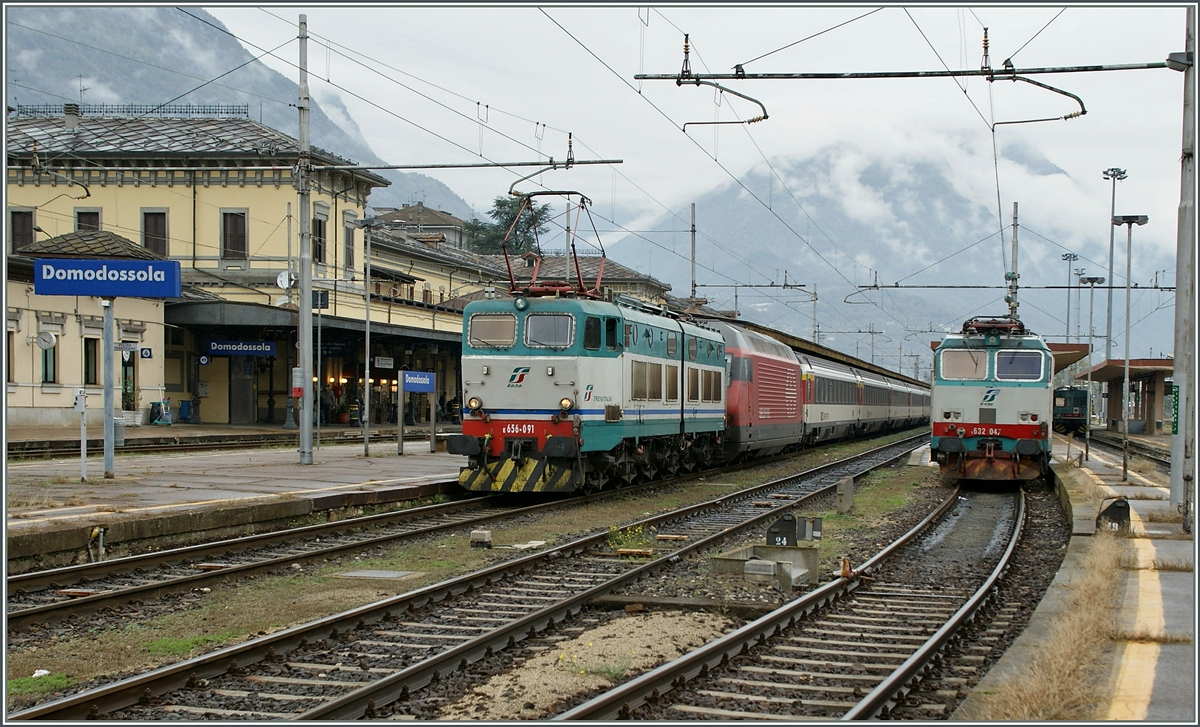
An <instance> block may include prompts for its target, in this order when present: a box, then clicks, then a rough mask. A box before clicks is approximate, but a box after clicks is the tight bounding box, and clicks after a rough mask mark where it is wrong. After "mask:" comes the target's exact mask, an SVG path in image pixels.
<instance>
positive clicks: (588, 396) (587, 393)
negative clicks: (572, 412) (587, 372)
mask: <svg viewBox="0 0 1200 727" xmlns="http://www.w3.org/2000/svg"><path fill="white" fill-rule="evenodd" d="M583 400H584V401H591V400H592V385H591V384H588V385H587V388H586V389H584V390H583Z"/></svg>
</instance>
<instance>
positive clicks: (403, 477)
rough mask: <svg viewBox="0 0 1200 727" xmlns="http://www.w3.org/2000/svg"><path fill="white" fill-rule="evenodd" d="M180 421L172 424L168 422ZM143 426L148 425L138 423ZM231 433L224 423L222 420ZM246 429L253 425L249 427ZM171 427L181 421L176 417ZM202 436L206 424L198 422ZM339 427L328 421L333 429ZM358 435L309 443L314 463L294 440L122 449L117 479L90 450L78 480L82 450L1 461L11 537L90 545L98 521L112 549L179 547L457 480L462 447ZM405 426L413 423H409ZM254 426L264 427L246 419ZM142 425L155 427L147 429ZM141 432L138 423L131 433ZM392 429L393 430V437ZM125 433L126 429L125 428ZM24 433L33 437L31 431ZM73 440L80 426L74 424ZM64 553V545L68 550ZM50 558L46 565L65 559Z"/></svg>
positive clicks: (15, 550)
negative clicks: (438, 448) (366, 440)
mask: <svg viewBox="0 0 1200 727" xmlns="http://www.w3.org/2000/svg"><path fill="white" fill-rule="evenodd" d="M172 428H174V427H172ZM139 429H141V428H139ZM217 429H220V430H221V436H223V437H230V436H233V433H231V432H230V428H229V427H217ZM247 429H248V430H249V429H250V428H247ZM176 431H181V432H182V431H183V428H180V429H179V430H176ZM193 431H194V433H195V435H196V436H203V435H205V432H204V430H203V429H201V427H200V426H197V427H195V428H194V429H193ZM336 431H338V430H336V429H333V430H325V431H324V434H325V435H326V437H327V439H326V440H325V441H326V442H328V441H329V435H331V434H332V433H333V432H336ZM361 431H362V430H361V429H358V430H354V433H355V434H356V435H357V441H356V442H351V443H338V444H330V443H324V444H322V445H321V446H320V447H314V450H313V457H312V460H313V461H312V464H311V465H307V464H300V459H299V452H298V451H297V449H296V448H295V446H294V445H293V446H280V447H261V448H254V449H237V450H217V451H182V452H175V453H172V452H166V453H163V454H120V453H118V454H117V456H115V457H114V461H113V465H114V466H113V470H114V471H113V475H114V477H113V478H111V479H106V478H105V477H104V460H103V455H99V454H98V455H90V456H89V457H88V458H87V475H88V476H87V481H86V482H81V481H80V474H81V467H80V457H79V456H78V454H76V455H75V456H62V457H55V458H52V459H42V458H39V459H28V460H20V459H16V458H10V460H9V461H8V462H6V467H5V475H6V479H5V494H6V505H7V506H6V509H5V515H6V523H5V524H6V542H7V549H8V559H9V563H10V567H12V563H13V561H15V560H21V559H30V558H38V557H43V558H48V556H46V555H45V554H47V553H52V552H53V553H61V554H70V553H71V552H72V551H75V552H77V553H84V552H86V547H87V542H88V538H89V536H90V534H91V532H92V529H93V528H95V527H102V528H105V529H106V533H107V536H108V542H109V543H110V544H111V545H112V547H113V548H114V549H118V548H119V547H120V545H119V544H122V543H124V544H127V545H126V547H128V548H137V547H142V548H145V547H146V546H149V545H153V546H154V547H172V546H177V545H183V544H187V543H189V542H195V541H198V540H200V539H215V538H226V537H237V536H239V535H245V534H250V533H254V532H262V531H263V530H267V529H273V528H275V527H279V526H281V525H285V524H287V523H288V522H289V521H295V520H297V519H299V518H305V517H310V516H313V515H315V514H318V513H331V512H332V513H333V515H327V516H329V517H332V516H337V511H339V510H343V509H345V508H361V507H366V506H371V505H380V504H384V503H390V502H397V501H404V500H411V499H416V498H418V497H431V496H434V495H437V494H440V493H441V492H442V491H443V487H442V485H441V484H440V483H444V482H446V481H448V480H453V479H454V478H456V477H457V475H458V471H459V469H460V468H461V467H462V466H464V465H465V464H466V458H465V457H462V456H459V455H450V454H446V453H445V452H430V448H429V443H428V430H427V429H426V430H425V432H424V436H425V438H424V439H422V440H409V439H407V438H406V440H405V443H404V452H405V453H404V455H403V456H399V455H398V454H397V445H396V442H395V440H394V439H390V438H389V440H388V441H381V442H376V441H372V443H371V445H370V453H371V456H370V458H367V457H366V456H364V449H363V443H362V434H361ZM405 431H406V433H409V432H410V431H411V430H410V429H409V428H407V427H406V428H405ZM8 434H9V436H10V437H17V436H26V437H29V436H37V437H52V436H55V435H56V434H57V435H60V436H61V435H63V434H64V433H63V432H57V433H56V432H54V431H46V430H40V431H34V432H28V431H22V430H13V431H10V432H9V433H8ZM243 434H244V436H248V437H256V436H259V432H255V431H252V430H250V431H245V432H243ZM147 435H148V436H149V435H157V432H156V430H155V429H150V430H149V432H148V433H147ZM134 436H136V435H134ZM394 436H395V430H394V429H393V430H392V433H391V437H394ZM128 438H129V435H127V439H128ZM25 441H29V440H25ZM74 441H75V443H76V445H78V442H79V437H78V432H76V435H75V440H74ZM66 557H69V555H58V556H55V558H58V559H62V558H66ZM64 564H66V563H60V562H57V560H48V561H47V562H46V565H43V566H42V567H48V566H50V565H64Z"/></svg>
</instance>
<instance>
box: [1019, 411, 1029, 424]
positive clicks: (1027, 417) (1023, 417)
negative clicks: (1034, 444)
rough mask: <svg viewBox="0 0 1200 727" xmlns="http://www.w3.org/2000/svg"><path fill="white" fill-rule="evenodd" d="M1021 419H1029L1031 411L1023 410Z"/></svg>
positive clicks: (1025, 420) (1024, 420)
mask: <svg viewBox="0 0 1200 727" xmlns="http://www.w3.org/2000/svg"><path fill="white" fill-rule="evenodd" d="M1021 421H1023V422H1027V421H1029V412H1027V411H1023V412H1021Z"/></svg>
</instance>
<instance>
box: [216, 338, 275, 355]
mask: <svg viewBox="0 0 1200 727" xmlns="http://www.w3.org/2000/svg"><path fill="white" fill-rule="evenodd" d="M208 355H210V356H274V355H275V342H274V341H209V342H208Z"/></svg>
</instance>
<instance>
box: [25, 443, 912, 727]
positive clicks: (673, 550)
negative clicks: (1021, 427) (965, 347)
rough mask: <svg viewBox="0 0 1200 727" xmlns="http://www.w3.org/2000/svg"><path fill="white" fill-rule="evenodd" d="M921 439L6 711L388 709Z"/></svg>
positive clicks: (185, 713) (141, 715) (142, 716)
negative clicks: (613, 538) (643, 551)
mask: <svg viewBox="0 0 1200 727" xmlns="http://www.w3.org/2000/svg"><path fill="white" fill-rule="evenodd" d="M923 441H925V435H920V436H917V437H913V438H910V439H908V440H905V441H904V442H901V443H896V444H892V445H888V446H885V447H880V448H876V449H873V450H870V451H868V452H865V453H863V454H861V455H858V456H856V457H854V458H851V459H848V460H843V461H842V462H837V463H833V464H829V465H825V466H822V467H818V468H815V469H813V470H809V471H807V472H804V473H800V474H798V475H793V476H790V477H787V478H782V479H780V480H776V481H773V482H769V483H766V484H764V485H760V486H757V487H754V488H750V489H747V490H742V491H739V492H737V493H733V494H730V495H726V496H724V497H721V498H717V499H715V500H711V501H708V502H705V503H701V504H698V505H693V506H689V507H685V508H681V509H679V510H676V511H674V512H671V513H666V514H662V515H658V516H654V517H650V518H646V519H644V520H641V521H638V522H636V523H630V524H629V525H627V526H625V527H626V528H647V529H651V528H653V529H656V530H657V531H658V532H660V533H673V532H684V531H688V532H690V533H691V534H690V535H689V536H688V539H687V540H668V541H664V544H663V546H662V547H661V548H660V549H658V550H656V552H655V556H654V557H652V558H650V559H645V560H644V559H627V558H614V557H611V556H613V555H614V553H613V552H612V550H611V549H610V548H609V547H608V536H609V533H607V532H599V533H596V534H594V535H590V536H587V537H584V538H581V539H578V540H576V541H574V542H571V543H567V544H564V545H562V546H559V547H556V548H553V549H548V550H544V551H541V552H538V553H533V554H530V555H527V556H523V557H519V558H516V559H513V560H509V561H506V562H503V563H500V564H497V565H495V566H492V567H489V568H486V569H483V570H480V571H477V572H475V573H472V574H469V575H467V576H464V577H462V578H455V579H450V580H447V581H443V582H441V583H438V584H434V585H432V586H428V587H426V588H422V589H419V590H417V591H412V592H410V593H406V594H402V595H400V596H396V597H393V598H389V599H385V600H383V601H379V602H377V603H374V604H370V605H367V606H363V607H361V608H357V609H353V610H351V611H347V612H343V613H340V614H336V615H334V616H330V617H327V618H324V619H320V620H319V621H316V622H314V623H310V624H305V625H302V626H297V627H293V628H290V629H286V630H283V631H280V632H277V633H275V634H271V635H269V636H265V637H262V638H258V639H255V640H252V641H248V642H245V643H243V644H239V645H236V646H231V647H227V648H224V649H221V650H219V651H215V652H213V653H211V654H207V655H205V656H202V657H199V658H196V659H192V660H189V661H185V662H181V663H178V664H174V665H170V666H166V667H162V668H160V669H157V670H155V671H153V672H150V673H148V674H143V675H140V676H137V677H133V678H130V679H124V680H121V681H118V682H115V683H112V684H109V685H106V686H102V687H97V688H95V689H91V690H88V691H85V692H81V693H79V694H75V695H72V696H68V697H63V698H61V699H55V700H52V701H47V702H44V703H42V704H39V705H37V706H35V707H32V708H30V709H27V710H23V711H21V712H17V713H13V714H10V715H9V718H10V719H14V720H16V719H66V720H74V719H83V718H88V717H99V716H101V715H111V716H112V717H115V718H125V719H137V720H148V719H179V718H181V717H182V718H187V717H189V716H190V717H197V716H205V715H207V716H211V717H214V718H239V719H284V718H288V719H293V718H297V719H352V718H358V717H363V716H368V717H369V716H381V714H382V713H383V712H389V713H390V712H392V710H393V707H392V706H391V705H393V704H394V703H397V702H399V703H403V701H404V700H405V699H407V697H408V695H410V694H412V693H413V692H415V691H416V690H419V689H421V688H422V687H424V686H426V685H428V684H430V683H431V682H436V681H437V680H438V679H440V678H441V676H442V675H446V674H449V673H451V672H453V671H454V670H456V669H462V668H466V667H467V666H468V665H469V664H471V663H474V662H476V661H478V660H480V659H483V658H486V657H487V656H489V655H490V654H492V653H493V652H495V651H498V650H500V649H504V648H508V647H512V646H516V645H517V644H518V643H520V642H523V641H525V640H527V639H530V638H533V637H536V635H537V634H538V633H539V632H543V631H544V630H545V629H547V628H549V627H551V626H554V625H556V624H560V623H562V622H563V621H564V620H566V619H568V618H573V617H574V616H576V615H577V614H578V613H579V611H580V610H581V609H582V608H583V607H584V605H585V604H586V603H587V602H588V601H590V600H592V599H594V598H596V597H598V596H600V595H603V594H605V593H608V592H610V591H612V590H614V589H617V588H620V587H622V586H625V585H627V584H632V583H636V582H637V581H638V580H639V579H641V578H645V577H647V576H649V575H651V574H654V573H657V572H658V571H660V570H663V569H666V568H670V567H671V566H672V565H673V564H674V563H677V562H678V561H679V559H680V557H681V556H683V555H685V554H688V553H692V552H706V549H707V548H712V547H715V546H716V545H718V544H719V543H720V542H721V541H722V540H724V539H727V538H731V537H734V536H736V535H737V534H738V533H740V532H742V531H744V530H746V529H747V528H753V527H757V526H760V525H761V524H762V523H763V522H764V521H766V520H768V519H771V518H777V517H778V516H779V514H780V512H781V511H783V510H786V509H790V508H791V507H792V506H794V505H795V504H796V503H797V502H799V501H801V500H803V499H804V498H806V497H813V496H815V495H817V494H820V493H828V492H829V491H831V490H832V488H833V487H834V486H835V485H836V483H837V482H838V481H839V480H841V479H842V478H843V477H846V476H854V475H856V474H860V473H862V472H864V471H866V470H869V469H871V468H874V467H877V466H882V465H883V464H886V463H888V462H891V461H894V460H896V459H898V458H899V457H902V456H906V455H907V452H909V451H911V449H913V448H914V447H916V446H918V445H919V444H920V443H921V442H923ZM772 496H774V497H772ZM767 498H770V499H767ZM764 503H767V505H766V506H764Z"/></svg>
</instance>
